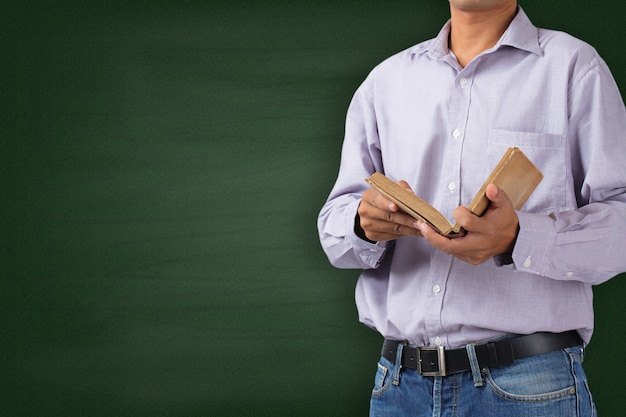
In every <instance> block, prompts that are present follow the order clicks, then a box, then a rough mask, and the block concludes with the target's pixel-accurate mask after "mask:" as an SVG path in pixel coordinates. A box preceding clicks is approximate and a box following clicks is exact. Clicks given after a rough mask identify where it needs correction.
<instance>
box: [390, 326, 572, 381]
mask: <svg viewBox="0 0 626 417" xmlns="http://www.w3.org/2000/svg"><path fill="white" fill-rule="evenodd" d="M582 343H583V342H582V339H581V338H580V336H579V335H578V332H576V331H574V330H572V331H569V332H565V333H533V334H531V335H527V336H518V337H514V338H511V339H506V340H501V341H497V342H489V343H485V344H481V345H476V346H475V351H476V358H477V359H478V364H479V366H480V368H481V369H483V368H495V367H498V366H504V365H509V364H511V363H513V361H515V359H522V358H528V357H530V356H535V355H541V354H543V353H548V352H552V351H555V350H559V349H565V348H568V347H574V346H579V345H582ZM399 344H402V345H404V346H403V348H402V366H403V367H406V368H411V369H415V370H417V371H418V372H419V374H420V375H423V376H446V375H450V374H453V373H457V372H464V371H469V370H471V366H470V359H469V357H468V356H467V349H465V348H460V349H452V350H447V349H444V347H443V346H438V347H411V346H408V345H406V344H405V343H404V342H398V341H394V340H387V339H385V343H383V350H382V352H381V355H382V356H383V357H384V358H386V359H388V360H390V361H391V362H394V363H395V361H396V352H397V351H398V345H399Z"/></svg>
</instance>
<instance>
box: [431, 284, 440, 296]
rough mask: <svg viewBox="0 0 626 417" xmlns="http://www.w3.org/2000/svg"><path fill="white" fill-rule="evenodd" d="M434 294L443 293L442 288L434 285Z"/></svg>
mask: <svg viewBox="0 0 626 417" xmlns="http://www.w3.org/2000/svg"><path fill="white" fill-rule="evenodd" d="M433 292H434V293H435V294H439V293H440V292H441V287H440V286H439V285H434V286H433Z"/></svg>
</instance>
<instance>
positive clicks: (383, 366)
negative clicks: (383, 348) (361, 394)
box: [372, 358, 395, 397]
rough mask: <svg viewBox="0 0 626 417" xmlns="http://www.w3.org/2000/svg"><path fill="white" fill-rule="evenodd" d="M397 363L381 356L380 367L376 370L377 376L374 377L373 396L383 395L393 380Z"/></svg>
mask: <svg viewBox="0 0 626 417" xmlns="http://www.w3.org/2000/svg"><path fill="white" fill-rule="evenodd" d="M394 366H395V365H394V364H393V363H392V362H391V361H389V360H388V359H385V358H381V359H380V362H378V369H377V370H376V376H375V378H374V389H373V390H372V397H380V396H381V395H383V394H384V393H385V392H386V391H387V389H389V386H390V385H391V382H392V377H391V376H392V374H393V367H394Z"/></svg>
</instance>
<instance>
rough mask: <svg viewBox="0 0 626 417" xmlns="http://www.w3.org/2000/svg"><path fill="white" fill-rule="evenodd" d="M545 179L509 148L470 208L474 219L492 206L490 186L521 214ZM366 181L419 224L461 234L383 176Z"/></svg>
mask: <svg viewBox="0 0 626 417" xmlns="http://www.w3.org/2000/svg"><path fill="white" fill-rule="evenodd" d="M542 179H543V174H542V173H541V171H539V169H538V168H537V167H536V166H535V165H534V164H533V163H532V161H530V159H528V158H527V157H526V155H524V153H523V152H522V151H521V149H519V148H509V149H508V150H507V151H506V152H505V154H504V156H502V159H500V162H498V164H497V165H496V167H495V168H494V169H493V171H492V172H491V174H490V175H489V176H488V177H487V179H486V180H485V182H484V184H483V185H482V187H480V190H478V192H477V193H476V196H475V197H474V198H473V199H472V201H471V202H470V203H469V204H468V206H467V208H468V209H469V210H470V211H471V212H472V213H474V214H475V215H477V216H482V215H483V214H484V213H485V211H486V210H487V207H488V206H489V199H488V198H487V196H486V194H485V192H486V189H487V186H488V185H489V184H494V185H495V186H496V187H498V188H499V189H501V190H502V191H504V193H505V194H506V195H507V197H508V198H509V200H511V203H512V204H513V208H515V210H519V209H521V208H522V206H523V205H524V203H526V200H528V197H530V195H531V194H532V193H533V191H535V188H537V186H538V185H539V183H540V182H541V180H542ZM366 181H367V182H368V183H369V184H370V185H371V186H372V187H374V188H375V189H376V190H378V191H379V192H380V193H381V194H383V195H384V196H385V197H387V198H388V199H389V200H391V201H393V202H394V203H396V204H397V205H398V207H399V208H400V209H401V210H402V211H404V212H406V213H408V214H409V215H411V216H413V217H414V218H416V219H418V220H422V221H425V222H426V223H429V224H430V225H431V226H433V227H434V228H435V229H436V230H437V231H438V232H439V233H440V234H442V235H444V236H449V237H453V236H454V235H457V234H459V233H460V232H461V231H462V230H461V226H460V225H459V224H452V223H451V222H450V221H449V220H448V219H447V218H446V217H445V216H444V215H443V214H441V213H440V212H439V211H438V210H437V209H436V208H434V207H433V206H431V205H430V204H429V203H427V202H426V201H424V200H423V199H421V198H420V197H418V196H416V195H415V194H413V193H412V192H410V191H409V190H407V189H405V188H403V187H401V186H400V185H398V184H397V183H395V182H394V181H392V180H390V179H389V178H387V177H386V176H385V175H383V174H381V173H380V172H375V173H374V174H373V175H372V176H371V177H369V178H367V179H366Z"/></svg>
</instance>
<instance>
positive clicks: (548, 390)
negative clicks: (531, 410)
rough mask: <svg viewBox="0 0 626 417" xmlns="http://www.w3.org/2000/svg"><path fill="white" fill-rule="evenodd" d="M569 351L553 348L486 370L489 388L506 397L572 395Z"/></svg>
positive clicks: (539, 399)
mask: <svg viewBox="0 0 626 417" xmlns="http://www.w3.org/2000/svg"><path fill="white" fill-rule="evenodd" d="M570 359H571V358H570V355H569V354H568V353H567V352H565V351H564V350H557V351H554V352H550V353H546V354H543V355H538V356H533V357H530V358H525V359H521V360H516V361H515V363H514V364H512V365H509V366H504V367H501V368H494V369H489V370H487V371H486V374H485V380H486V381H487V385H488V386H489V388H490V389H491V390H492V392H493V393H494V394H495V395H496V396H498V397H500V398H502V399H504V400H508V401H515V402H545V401H553V400H559V399H562V398H565V397H570V396H575V395H576V381H575V378H574V376H573V375H572V371H571V369H572V363H571V360H570Z"/></svg>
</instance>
